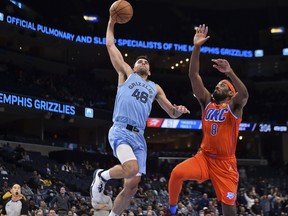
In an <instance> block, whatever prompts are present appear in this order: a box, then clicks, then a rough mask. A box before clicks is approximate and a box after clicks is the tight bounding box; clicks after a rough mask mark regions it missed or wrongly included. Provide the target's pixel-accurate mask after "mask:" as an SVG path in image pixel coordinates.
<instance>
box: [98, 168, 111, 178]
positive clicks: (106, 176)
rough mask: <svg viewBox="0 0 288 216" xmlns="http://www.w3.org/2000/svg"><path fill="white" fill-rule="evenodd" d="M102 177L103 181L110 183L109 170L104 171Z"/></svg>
mask: <svg viewBox="0 0 288 216" xmlns="http://www.w3.org/2000/svg"><path fill="white" fill-rule="evenodd" d="M100 176H101V177H102V179H103V180H104V181H108V180H110V179H111V176H110V174H109V170H105V171H103V172H102V173H101V174H100Z"/></svg>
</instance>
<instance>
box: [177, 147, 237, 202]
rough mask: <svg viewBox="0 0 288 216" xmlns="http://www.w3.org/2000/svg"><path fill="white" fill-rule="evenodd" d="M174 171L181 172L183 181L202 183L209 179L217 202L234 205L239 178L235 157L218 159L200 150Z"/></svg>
mask: <svg viewBox="0 0 288 216" xmlns="http://www.w3.org/2000/svg"><path fill="white" fill-rule="evenodd" d="M174 169H177V170H178V172H179V171H180V172H182V177H183V179H185V180H196V181H199V182H203V181H206V180H209V179H210V180H211V182H212V184H213V187H214V190H215V192H216V196H217V200H219V201H221V202H223V203H225V204H227V205H234V204H235V201H236V199H237V188H238V178H239V174H238V170H237V162H236V158H235V157H230V158H225V159H224V158H221V159H218V158H215V157H210V156H209V155H207V154H204V153H203V152H202V151H201V150H200V151H198V153H197V154H196V155H195V156H194V157H192V158H189V159H187V160H185V161H183V162H182V163H180V164H178V165H177V166H176V167H175V168H174ZM184 172H185V173H184Z"/></svg>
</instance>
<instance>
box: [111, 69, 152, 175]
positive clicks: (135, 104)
mask: <svg viewBox="0 0 288 216" xmlns="http://www.w3.org/2000/svg"><path fill="white" fill-rule="evenodd" d="M155 96H156V85H155V83H154V82H152V81H146V80H144V79H142V78H141V77H140V76H139V75H138V74H136V73H132V74H131V75H130V76H129V77H128V79H127V80H126V81H125V82H124V83H123V84H122V85H119V86H118V91H117V95H116V99H115V107H114V113H113V122H114V124H113V126H112V127H111V128H110V130H109V143H110V145H111V148H112V150H113V154H114V155H115V156H116V157H117V155H116V149H117V147H118V146H119V145H121V144H128V145H130V146H131V148H132V150H133V152H134V154H135V156H136V158H137V162H138V165H139V173H143V174H145V173H146V159H147V145H146V141H145V138H144V129H145V127H146V121H147V119H148V117H149V115H150V112H151V109H152V103H153V101H154V99H155ZM127 125H129V126H130V127H131V126H132V127H135V128H136V130H137V131H133V130H131V129H130V130H129V129H127Z"/></svg>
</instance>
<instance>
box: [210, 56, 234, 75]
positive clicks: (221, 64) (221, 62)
mask: <svg viewBox="0 0 288 216" xmlns="http://www.w3.org/2000/svg"><path fill="white" fill-rule="evenodd" d="M212 62H214V63H215V64H213V67H214V68H216V69H217V70H219V71H220V72H221V73H230V72H231V71H232V68H231V66H230V64H229V62H228V61H227V60H226V59H212Z"/></svg>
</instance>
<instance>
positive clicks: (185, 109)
mask: <svg viewBox="0 0 288 216" xmlns="http://www.w3.org/2000/svg"><path fill="white" fill-rule="evenodd" d="M173 106H174V108H175V109H176V111H178V112H180V113H189V114H190V111H189V110H188V109H187V108H186V107H185V106H183V105H179V106H177V105H176V104H173Z"/></svg>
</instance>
